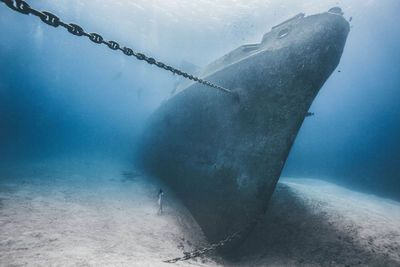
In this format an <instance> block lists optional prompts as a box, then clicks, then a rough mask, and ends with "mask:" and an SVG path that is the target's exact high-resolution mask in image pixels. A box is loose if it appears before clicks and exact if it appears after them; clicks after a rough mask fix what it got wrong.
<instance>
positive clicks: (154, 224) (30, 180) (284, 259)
mask: <svg viewBox="0 0 400 267" xmlns="http://www.w3.org/2000/svg"><path fill="white" fill-rule="evenodd" d="M128 166H129V165H128V164H127V165H125V166H124V165H122V164H110V162H101V161H96V162H88V161H80V162H66V161H59V162H46V164H27V165H24V166H18V167H17V166H15V167H13V168H7V169H2V170H1V172H0V175H1V176H0V266H173V265H177V266H224V265H226V266H354V265H360V266H400V203H398V202H395V201H392V200H388V199H383V198H379V197H376V196H373V195H367V194H362V193H358V192H354V191H351V190H348V189H345V188H343V187H339V186H337V185H334V184H331V183H327V182H323V181H319V180H311V179H281V182H280V183H279V184H278V187H277V189H276V192H275V193H274V195H273V197H272V200H271V203H270V206H269V209H268V212H267V213H266V215H265V217H264V220H263V221H262V222H261V223H260V224H259V225H258V226H257V227H256V229H254V231H253V232H252V234H251V235H250V236H249V237H248V239H247V240H246V241H245V242H244V244H243V245H242V246H241V247H240V249H239V250H238V253H237V258H236V259H231V260H229V261H228V260H223V259H222V258H220V257H218V256H217V255H208V256H206V257H201V258H197V259H194V260H189V261H185V262H180V263H176V264H168V263H163V260H166V259H169V258H175V257H178V256H181V255H182V254H183V252H185V251H191V250H193V249H196V248H200V247H202V246H206V245H207V241H206V239H205V237H204V235H203V233H202V232H201V229H200V228H199V226H198V225H197V224H196V222H195V221H194V219H193V218H192V216H191V215H190V213H189V212H188V211H187V210H186V208H185V207H184V206H183V205H182V203H180V201H179V200H178V199H177V198H176V197H175V196H174V195H173V193H172V192H171V191H170V190H169V189H168V188H167V187H166V186H165V185H163V184H162V183H161V182H160V181H158V180H157V179H154V178H152V177H146V176H143V175H142V174H141V173H139V172H137V171H134V170H132V169H131V168H130V167H128ZM159 188H163V189H164V191H165V192H166V193H165V212H164V214H162V215H158V214H157V192H158V190H159Z"/></svg>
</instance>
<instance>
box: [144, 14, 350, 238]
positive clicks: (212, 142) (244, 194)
mask: <svg viewBox="0 0 400 267" xmlns="http://www.w3.org/2000/svg"><path fill="white" fill-rule="evenodd" d="M348 32H349V24H348V22H347V21H346V20H345V19H344V18H343V17H342V15H341V11H340V9H338V8H334V9H332V10H331V11H330V12H327V13H322V14H317V15H313V16H308V17H304V15H302V14H300V15H298V16H296V17H294V18H293V19H291V20H289V21H286V22H285V23H282V24H280V25H278V26H276V27H274V28H272V30H271V32H269V33H267V34H265V35H264V37H263V40H262V42H261V43H259V44H252V45H244V46H242V47H239V48H238V49H236V50H234V51H232V52H231V53H229V54H227V55H225V56H224V57H222V58H221V59H219V60H217V61H215V62H214V63H211V64H210V65H209V66H207V67H206V68H205V69H204V70H203V72H202V73H201V74H200V75H201V77H202V78H204V79H206V80H209V81H211V82H214V83H216V84H218V85H221V86H223V87H226V88H230V89H232V90H234V91H235V92H236V93H237V94H238V96H239V97H238V98H236V97H233V96H232V95H230V94H227V93H225V92H223V91H219V90H216V89H214V88H209V87H206V86H204V85H200V84H195V83H192V84H189V85H188V86H187V87H185V88H181V90H178V92H177V93H176V94H175V95H174V96H172V97H171V98H170V99H168V100H167V101H165V102H164V103H163V104H162V105H161V106H160V107H159V108H158V109H157V110H156V111H155V112H154V114H153V115H152V116H151V118H150V120H149V123H148V126H147V128H146V130H145V132H144V134H143V140H142V142H141V146H140V149H139V154H138V155H139V159H140V163H141V166H142V167H143V168H144V169H145V170H146V171H147V172H149V173H151V174H152V175H155V176H158V177H160V178H161V179H162V180H163V181H165V183H166V184H168V185H169V187H170V188H171V189H173V190H174V191H175V193H176V194H177V195H178V196H179V197H180V198H181V199H182V200H183V201H184V203H185V205H186V206H187V208H188V209H189V210H190V212H191V213H192V214H193V216H194V218H195V219H196V220H197V222H198V223H199V225H200V226H201V228H202V229H203V231H204V233H205V235H206V236H207V238H208V239H209V240H210V241H211V242H214V241H219V240H220V239H222V238H225V237H226V236H227V235H229V234H231V233H233V232H235V231H237V230H241V229H243V228H245V227H247V226H248V225H249V223H250V222H251V221H252V220H253V219H254V218H256V217H258V216H259V215H260V214H261V213H263V212H264V211H265V210H266V207H267V204H268V201H269V199H270V197H271V194H272V192H273V191H274V188H275V185H276V183H277V181H278V178H279V176H280V173H281V170H282V168H283V166H284V164H285V161H286V158H287V156H288V154H289V151H290V148H291V146H292V144H293V142H294V140H295V137H296V135H297V133H298V131H299V129H300V126H301V124H302V122H303V120H304V118H305V116H306V115H307V112H308V109H309V107H310V105H311V103H312V101H313V100H314V98H315V96H316V95H317V93H318V91H319V89H320V88H321V86H322V85H323V84H324V82H325V81H326V80H327V78H328V77H329V75H330V74H331V73H332V71H333V70H334V69H335V68H336V66H337V64H338V63H339V60H340V57H341V54H342V51H343V47H344V45H345V41H346V38H347V34H348Z"/></svg>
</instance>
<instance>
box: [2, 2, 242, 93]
mask: <svg viewBox="0 0 400 267" xmlns="http://www.w3.org/2000/svg"><path fill="white" fill-rule="evenodd" d="M0 2H3V3H5V4H6V5H7V6H8V7H9V8H11V9H12V10H15V11H17V12H19V13H22V14H26V15H29V14H32V15H34V16H37V17H39V18H40V19H41V20H42V21H43V22H44V23H46V24H47V25H50V26H53V27H55V28H57V27H58V26H61V27H63V28H65V29H66V30H67V31H68V32H69V33H71V34H73V35H76V36H86V37H88V38H89V40H91V41H92V42H94V43H96V44H105V45H107V46H108V47H109V48H110V49H111V50H120V51H122V52H123V53H124V54H125V55H126V56H134V57H135V58H137V59H138V60H143V61H146V62H147V63H148V64H150V65H155V66H157V67H158V68H161V69H164V70H166V71H170V72H172V73H173V74H177V75H179V76H182V77H184V78H186V79H189V80H192V81H195V82H198V83H201V84H204V85H206V86H209V87H212V88H215V89H218V90H221V91H224V92H226V93H230V94H233V95H235V94H234V93H233V92H232V91H231V90H229V89H227V88H224V87H222V86H219V85H216V84H214V83H211V82H209V81H206V80H203V79H201V78H199V77H196V76H194V75H191V74H189V73H186V72H184V71H182V70H179V69H177V68H174V67H172V66H170V65H168V64H165V63H163V62H161V61H158V60H156V59H154V58H152V57H148V56H146V55H145V54H142V53H138V52H135V51H133V49H131V48H129V47H125V46H121V45H120V44H119V43H118V42H116V41H109V40H105V39H104V38H103V37H102V36H101V35H100V34H98V33H95V32H86V31H85V30H84V29H83V28H82V27H81V26H79V25H77V24H74V23H65V22H63V21H62V20H61V19H60V18H59V17H58V16H56V15H54V14H53V13H51V12H48V11H39V10H36V9H34V8H32V7H30V5H29V4H28V3H27V2H25V1H24V0H0Z"/></svg>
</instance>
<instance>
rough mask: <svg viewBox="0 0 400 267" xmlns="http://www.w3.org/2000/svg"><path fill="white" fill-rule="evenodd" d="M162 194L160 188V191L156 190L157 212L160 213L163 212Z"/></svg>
mask: <svg viewBox="0 0 400 267" xmlns="http://www.w3.org/2000/svg"><path fill="white" fill-rule="evenodd" d="M163 196H164V191H163V190H162V189H161V188H160V191H159V192H158V212H157V214H159V215H161V214H162V212H163Z"/></svg>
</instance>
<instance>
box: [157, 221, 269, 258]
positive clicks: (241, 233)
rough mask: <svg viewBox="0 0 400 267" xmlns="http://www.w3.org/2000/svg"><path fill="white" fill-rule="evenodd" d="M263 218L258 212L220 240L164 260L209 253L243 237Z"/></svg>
mask: <svg viewBox="0 0 400 267" xmlns="http://www.w3.org/2000/svg"><path fill="white" fill-rule="evenodd" d="M262 219H263V214H260V215H258V216H256V218H254V219H253V220H252V221H250V222H249V223H248V224H247V225H246V226H245V227H243V228H242V229H241V230H239V231H236V232H233V233H232V234H230V235H228V236H227V237H226V238H225V239H222V240H221V241H219V242H217V243H214V244H211V245H210V246H208V247H204V248H201V249H197V250H194V251H192V252H183V254H184V256H182V257H177V258H173V259H169V260H165V261H164V262H165V263H176V262H178V261H186V260H189V259H194V258H197V257H200V256H202V255H204V254H206V253H209V252H211V251H215V250H217V249H219V248H222V247H224V246H226V245H227V244H229V243H232V242H233V241H235V240H237V239H239V238H241V237H244V235H245V234H247V233H249V231H250V230H251V229H252V228H253V227H254V226H255V225H256V224H257V223H259V222H260V221H261V220H262Z"/></svg>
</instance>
